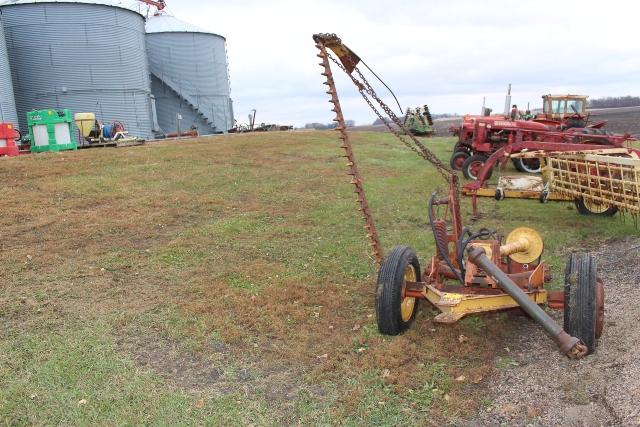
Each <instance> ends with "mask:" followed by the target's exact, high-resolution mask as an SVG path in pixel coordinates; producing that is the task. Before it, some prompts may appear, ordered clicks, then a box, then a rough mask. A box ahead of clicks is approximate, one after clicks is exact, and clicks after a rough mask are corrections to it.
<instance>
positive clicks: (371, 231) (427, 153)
mask: <svg viewBox="0 0 640 427" xmlns="http://www.w3.org/2000/svg"><path fill="white" fill-rule="evenodd" d="M313 38H314V40H315V42H316V48H318V50H319V51H320V53H319V54H318V57H319V58H322V62H321V63H320V66H322V67H324V70H325V71H324V72H323V73H322V75H323V76H325V77H326V78H327V81H326V82H325V84H326V85H328V86H329V91H327V94H329V95H331V100H330V101H329V102H331V103H333V104H334V109H333V110H332V111H334V112H335V113H336V118H335V119H334V121H336V122H337V123H338V127H337V128H336V130H337V131H339V132H340V139H341V140H342V141H343V145H342V147H343V148H344V149H345V151H346V153H347V155H346V157H347V159H348V164H347V165H348V166H349V168H350V172H349V175H351V176H352V177H353V179H352V183H353V184H354V185H355V186H356V193H357V194H358V202H359V203H360V210H361V211H362V212H363V214H364V219H365V229H366V230H367V236H368V237H369V240H370V245H371V246H372V247H373V250H374V256H375V258H376V261H377V262H378V264H381V262H382V259H383V255H382V247H381V246H380V241H379V239H378V235H377V232H376V229H375V226H374V223H373V217H372V216H371V212H370V210H369V206H368V204H367V201H366V197H365V194H364V189H363V188H362V182H361V179H360V175H359V173H358V170H357V167H356V165H355V158H354V156H353V150H352V147H351V143H350V141H349V136H348V134H347V132H346V126H345V123H344V117H343V115H342V110H341V108H340V103H339V100H338V96H337V92H336V86H335V82H334V80H333V74H332V72H331V63H330V61H331V62H333V63H334V64H336V66H338V67H339V68H340V69H341V70H342V71H344V72H345V73H346V74H347V75H348V76H349V77H350V78H351V81H352V82H353V84H354V85H355V86H356V87H357V88H358V92H359V93H360V95H361V96H362V98H363V99H364V100H365V102H366V103H367V104H368V105H369V107H370V108H371V110H372V111H373V112H374V113H375V114H376V116H378V118H379V119H380V120H382V123H384V125H385V126H386V127H387V128H388V129H389V131H390V132H391V133H392V134H393V135H395V136H396V138H398V139H399V140H400V141H401V142H402V143H403V144H404V145H406V146H407V147H408V148H409V149H410V150H411V151H413V152H414V153H416V154H417V155H418V156H420V157H422V158H423V159H424V160H426V161H428V162H429V163H431V164H432V165H433V166H434V167H435V168H436V170H437V171H438V173H439V174H440V175H441V176H442V177H443V178H444V179H445V181H447V184H448V185H449V193H450V195H451V197H452V198H453V201H452V202H453V206H450V208H451V211H452V214H453V220H454V223H455V224H457V225H458V226H459V224H461V223H462V222H461V218H460V216H461V215H460V209H459V206H460V181H459V178H458V175H457V174H456V172H455V171H453V170H451V169H450V168H449V167H448V166H447V165H445V164H444V163H443V162H442V161H441V160H440V159H439V158H438V157H437V156H436V155H435V154H434V153H433V152H432V151H431V150H429V149H428V148H427V147H426V146H425V145H424V144H422V143H421V142H420V141H419V140H418V139H417V138H416V137H415V136H414V135H413V134H411V132H410V131H409V130H408V129H407V128H406V126H405V125H404V123H402V122H401V121H400V119H399V118H398V116H396V114H395V113H394V112H393V111H392V110H391V109H390V108H389V107H388V106H387V105H386V104H385V103H384V102H383V101H382V99H380V97H379V96H378V95H377V94H376V92H375V90H374V89H373V87H372V86H371V84H369V82H368V81H367V79H366V78H365V76H364V75H363V73H362V72H361V71H360V69H359V68H358V67H357V62H358V61H360V59H359V58H357V57H356V56H355V55H348V54H346V53H347V52H346V51H348V48H346V46H344V45H343V44H342V41H341V40H340V38H338V37H337V36H336V35H335V34H316V35H314V37H313ZM329 44H330V46H331V48H332V49H333V50H334V51H335V47H337V48H338V49H340V51H343V52H344V53H345V55H344V56H342V55H341V56H340V60H341V61H343V62H342V63H341V62H340V61H338V60H337V59H336V58H334V57H333V56H332V55H331V54H330V53H329V52H328V51H327V45H329ZM354 58H355V60H354ZM345 62H346V63H345ZM347 68H348V69H350V70H352V71H351V72H350V71H349V70H348V69H347ZM354 73H355V74H356V75H357V77H356V76H354ZM371 99H373V100H374V101H375V102H376V103H377V104H378V105H379V106H380V108H381V109H382V110H383V111H384V113H385V114H386V115H387V117H388V118H389V119H391V121H392V122H393V123H394V124H395V125H396V126H397V127H398V129H396V128H394V127H393V126H391V124H390V123H389V120H387V118H385V117H384V116H383V115H382V113H381V112H380V111H379V110H378V108H377V107H376V106H375V105H374V103H373V101H372V100H371ZM406 137H408V138H409V139H410V140H411V141H409V140H407V138H406Z"/></svg>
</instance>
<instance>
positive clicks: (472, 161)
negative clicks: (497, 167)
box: [462, 154, 493, 180]
mask: <svg viewBox="0 0 640 427" xmlns="http://www.w3.org/2000/svg"><path fill="white" fill-rule="evenodd" d="M486 162H487V156H485V155H484V154H474V155H473V156H471V157H469V158H468V159H467V160H465V161H464V164H463V165H462V174H463V175H464V177H465V178H467V179H472V180H476V179H478V176H479V175H480V171H481V170H482V168H483V167H484V164H485V163H486ZM492 173H493V169H489V171H488V172H487V175H486V176H485V177H484V179H485V180H486V179H489V178H491V174H492Z"/></svg>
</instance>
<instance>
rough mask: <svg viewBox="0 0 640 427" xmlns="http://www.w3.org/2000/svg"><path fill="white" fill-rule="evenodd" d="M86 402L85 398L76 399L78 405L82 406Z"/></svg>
mask: <svg viewBox="0 0 640 427" xmlns="http://www.w3.org/2000/svg"><path fill="white" fill-rule="evenodd" d="M86 404H87V400H86V399H80V400H78V406H84V405H86Z"/></svg>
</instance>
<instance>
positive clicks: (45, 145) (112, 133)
mask: <svg viewBox="0 0 640 427" xmlns="http://www.w3.org/2000/svg"><path fill="white" fill-rule="evenodd" d="M74 125H75V127H76V128H77V130H78V136H79V141H80V142H79V143H78V142H76V139H75V137H74V132H73V127H74ZM27 126H28V133H27V134H25V135H23V134H22V133H21V132H20V131H18V129H16V128H15V126H14V125H13V124H12V123H0V157H2V156H8V157H15V156H18V155H20V154H29V153H39V152H48V151H64V150H76V149H78V148H94V147H122V146H130V145H139V144H142V143H144V140H143V139H140V138H137V137H131V136H129V135H128V132H127V130H126V129H125V127H124V124H122V123H121V122H119V121H115V122H112V123H101V122H99V121H98V120H96V116H95V114H93V113H76V114H75V115H74V116H73V117H72V114H71V111H69V110H68V109H63V110H54V109H46V110H34V111H29V112H28V113H27Z"/></svg>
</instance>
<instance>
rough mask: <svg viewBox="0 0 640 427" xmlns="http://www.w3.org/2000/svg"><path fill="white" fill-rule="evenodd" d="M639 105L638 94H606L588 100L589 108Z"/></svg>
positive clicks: (639, 97) (639, 98)
mask: <svg viewBox="0 0 640 427" xmlns="http://www.w3.org/2000/svg"><path fill="white" fill-rule="evenodd" d="M637 106H640V96H631V95H627V96H607V97H605V98H597V99H590V100H589V108H618V107H637Z"/></svg>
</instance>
